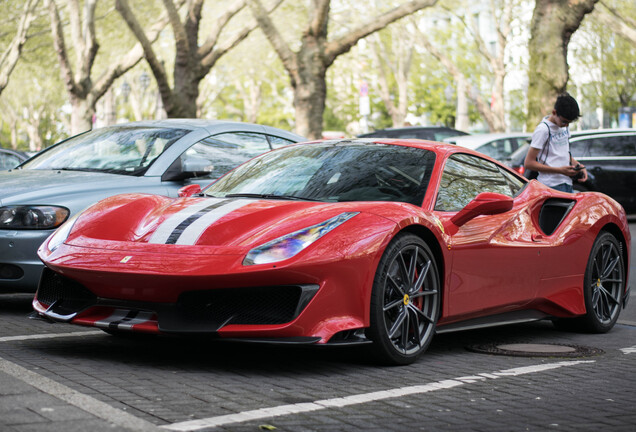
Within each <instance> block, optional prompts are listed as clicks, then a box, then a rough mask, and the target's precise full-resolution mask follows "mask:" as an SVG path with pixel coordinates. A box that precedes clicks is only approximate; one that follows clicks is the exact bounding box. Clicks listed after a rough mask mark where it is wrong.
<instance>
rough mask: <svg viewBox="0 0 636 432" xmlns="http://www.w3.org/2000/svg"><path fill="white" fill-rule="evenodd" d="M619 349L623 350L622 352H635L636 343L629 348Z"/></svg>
mask: <svg viewBox="0 0 636 432" xmlns="http://www.w3.org/2000/svg"><path fill="white" fill-rule="evenodd" d="M621 351H623V354H636V345H634V346H631V347H629V348H621Z"/></svg>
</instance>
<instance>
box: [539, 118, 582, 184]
mask: <svg viewBox="0 0 636 432" xmlns="http://www.w3.org/2000/svg"><path fill="white" fill-rule="evenodd" d="M546 125H547V126H546ZM548 127H549V128H550V133H548ZM548 139H549V141H550V142H549V143H547V141H548ZM546 144H548V146H547V148H544V145H546ZM530 147H534V148H536V149H539V155H538V156H537V160H538V161H539V162H541V163H543V164H545V165H549V166H552V167H560V166H565V165H570V131H569V130H568V128H567V127H563V128H561V127H559V126H557V125H556V124H554V123H552V122H551V121H550V120H548V117H545V118H544V119H543V121H542V122H541V123H539V125H538V126H537V128H536V129H535V130H534V132H533V133H532V141H531V142H530ZM537 180H538V181H540V182H541V183H543V184H544V185H546V186H550V187H552V186H557V185H560V184H562V183H567V184H570V185H571V184H572V179H571V178H570V177H568V176H566V175H563V174H555V173H544V172H539V176H538V177H537Z"/></svg>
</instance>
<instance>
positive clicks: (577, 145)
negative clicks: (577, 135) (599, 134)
mask: <svg viewBox="0 0 636 432" xmlns="http://www.w3.org/2000/svg"><path fill="white" fill-rule="evenodd" d="M589 144H590V140H580V141H570V153H572V156H574V157H575V158H577V157H585V156H589V155H590V152H589Z"/></svg>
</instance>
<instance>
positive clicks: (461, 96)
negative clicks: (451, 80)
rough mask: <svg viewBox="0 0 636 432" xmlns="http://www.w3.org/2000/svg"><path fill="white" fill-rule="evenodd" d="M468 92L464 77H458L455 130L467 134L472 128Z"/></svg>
mask: <svg viewBox="0 0 636 432" xmlns="http://www.w3.org/2000/svg"><path fill="white" fill-rule="evenodd" d="M467 92H468V88H467V83H466V78H464V75H461V74H460V75H458V76H457V115H456V117H455V129H457V130H460V131H464V132H467V131H468V128H469V127H470V119H469V118H468V95H467V94H466V93H467Z"/></svg>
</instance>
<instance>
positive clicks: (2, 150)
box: [0, 147, 29, 159]
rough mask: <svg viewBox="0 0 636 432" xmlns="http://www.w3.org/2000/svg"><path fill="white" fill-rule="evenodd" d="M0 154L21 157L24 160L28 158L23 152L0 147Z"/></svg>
mask: <svg viewBox="0 0 636 432" xmlns="http://www.w3.org/2000/svg"><path fill="white" fill-rule="evenodd" d="M0 153H8V154H12V155H16V156H21V157H22V158H25V159H26V158H28V157H29V155H28V154H27V153H25V152H23V151H20V150H13V149H10V148H3V147H0Z"/></svg>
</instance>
